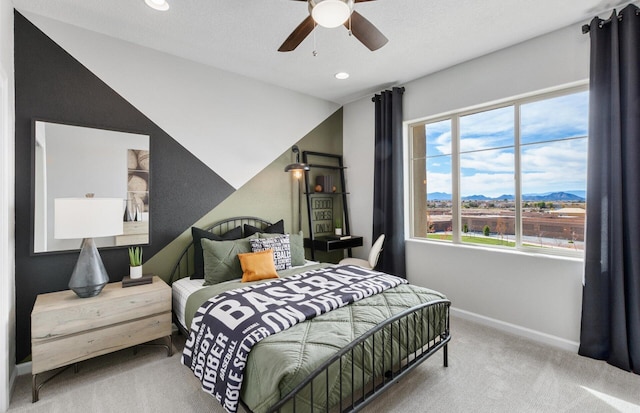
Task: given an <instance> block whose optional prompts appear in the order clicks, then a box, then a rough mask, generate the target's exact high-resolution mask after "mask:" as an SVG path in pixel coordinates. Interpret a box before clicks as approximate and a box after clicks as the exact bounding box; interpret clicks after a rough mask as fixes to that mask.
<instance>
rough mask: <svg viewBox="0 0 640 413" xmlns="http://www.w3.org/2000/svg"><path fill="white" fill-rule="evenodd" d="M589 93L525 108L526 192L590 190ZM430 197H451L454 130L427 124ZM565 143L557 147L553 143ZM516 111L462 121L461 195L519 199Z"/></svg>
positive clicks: (523, 157)
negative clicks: (443, 194) (442, 194)
mask: <svg viewBox="0 0 640 413" xmlns="http://www.w3.org/2000/svg"><path fill="white" fill-rule="evenodd" d="M588 109H589V108H588V92H586V91H585V92H580V93H574V94H571V95H565V96H560V97H556V98H552V99H545V100H542V101H537V102H531V103H525V104H523V105H522V106H521V109H520V110H521V112H520V119H521V120H520V123H521V135H520V138H521V145H522V146H521V163H522V193H524V194H529V193H547V192H556V191H563V190H565V191H566V190H578V189H585V188H586V162H585V160H586V153H587V142H586V139H571V138H575V137H583V136H586V135H587V122H588V121H587V119H588V116H587V115H588ZM426 139H427V182H428V185H427V192H446V193H451V192H452V191H451V126H450V121H449V120H445V121H441V122H437V123H432V124H428V125H426ZM557 139H561V140H559V141H557V142H550V141H553V140H557ZM513 141H514V108H513V106H509V107H504V108H498V109H493V110H490V111H485V112H479V113H475V114H471V115H467V116H463V117H461V118H460V151H461V154H460V167H461V176H460V185H461V195H462V196H469V195H485V196H489V197H495V196H499V195H503V194H514V193H515V186H514V179H513V178H514V175H513V174H514V159H515V152H514V147H513Z"/></svg>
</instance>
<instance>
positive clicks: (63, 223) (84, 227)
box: [54, 194, 123, 298]
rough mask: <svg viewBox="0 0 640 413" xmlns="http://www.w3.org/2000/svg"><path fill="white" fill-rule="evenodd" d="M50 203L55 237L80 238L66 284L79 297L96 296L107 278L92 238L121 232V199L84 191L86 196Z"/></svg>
mask: <svg viewBox="0 0 640 413" xmlns="http://www.w3.org/2000/svg"><path fill="white" fill-rule="evenodd" d="M54 205H55V210H54V216H55V218H54V221H55V226H54V232H55V235H54V236H55V238H57V239H76V238H78V239H79V238H82V247H81V250H80V255H79V256H78V261H77V262H76V266H75V267H74V269H73V273H72V274H71V279H70V280H69V288H70V289H71V290H73V292H75V293H76V294H77V295H78V297H80V298H87V297H93V296H96V295H98V294H100V292H101V291H102V288H104V286H105V285H106V284H107V283H108V282H109V275H108V274H107V270H106V269H105V268H104V264H103V263H102V259H101V258H100V253H98V249H97V248H96V244H95V242H94V241H93V238H96V237H110V236H115V235H120V234H122V233H123V224H122V213H123V208H122V199H120V198H93V194H87V198H56V199H55V200H54Z"/></svg>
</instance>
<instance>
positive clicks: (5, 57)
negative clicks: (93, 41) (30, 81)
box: [0, 1, 16, 412]
mask: <svg viewBox="0 0 640 413" xmlns="http://www.w3.org/2000/svg"><path fill="white" fill-rule="evenodd" d="M13 96H14V92H13V5H12V4H11V2H10V1H0V412H5V411H7V409H8V408H9V398H10V396H11V389H12V387H13V383H14V380H15V375H16V369H15V363H14V360H15V281H14V267H15V265H14V253H13V251H14V249H15V246H14V244H15V243H14V239H13V234H14V206H15V203H14V189H13V188H14V185H13V182H14V167H13V165H14V139H13V136H14V106H13V102H14V98H13Z"/></svg>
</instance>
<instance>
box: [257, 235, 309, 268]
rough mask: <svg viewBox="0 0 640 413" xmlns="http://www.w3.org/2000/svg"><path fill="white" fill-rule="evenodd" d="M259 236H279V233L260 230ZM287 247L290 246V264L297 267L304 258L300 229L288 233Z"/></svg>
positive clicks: (302, 238) (302, 262)
mask: <svg viewBox="0 0 640 413" xmlns="http://www.w3.org/2000/svg"><path fill="white" fill-rule="evenodd" d="M259 235H260V238H273V237H281V236H282V235H281V234H266V233H264V232H261V233H260V234H259ZM289 247H290V248H291V265H292V266H294V267H297V266H298V265H304V264H305V262H306V261H305V258H304V234H303V233H302V231H300V232H299V233H297V234H289Z"/></svg>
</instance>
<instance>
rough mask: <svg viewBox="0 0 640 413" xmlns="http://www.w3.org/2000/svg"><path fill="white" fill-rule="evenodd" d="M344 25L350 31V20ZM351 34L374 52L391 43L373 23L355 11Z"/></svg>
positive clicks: (352, 14)
mask: <svg viewBox="0 0 640 413" xmlns="http://www.w3.org/2000/svg"><path fill="white" fill-rule="evenodd" d="M344 25H345V27H346V28H347V29H349V20H347V21H346V22H344ZM351 33H353V35H354V36H355V37H356V39H358V40H360V41H361V42H362V44H364V45H365V46H367V47H368V48H369V50H371V51H372V52H373V51H374V50H378V49H379V48H381V47H382V46H384V45H385V44H387V42H388V41H389V39H387V38H386V37H385V36H384V34H382V33H381V32H380V30H378V29H377V28H376V26H374V25H373V23H371V22H370V21H369V20H367V19H365V18H364V17H363V16H362V15H361V14H360V13H358V12H357V11H355V10H354V11H353V13H351Z"/></svg>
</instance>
